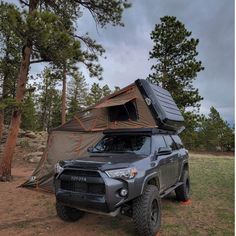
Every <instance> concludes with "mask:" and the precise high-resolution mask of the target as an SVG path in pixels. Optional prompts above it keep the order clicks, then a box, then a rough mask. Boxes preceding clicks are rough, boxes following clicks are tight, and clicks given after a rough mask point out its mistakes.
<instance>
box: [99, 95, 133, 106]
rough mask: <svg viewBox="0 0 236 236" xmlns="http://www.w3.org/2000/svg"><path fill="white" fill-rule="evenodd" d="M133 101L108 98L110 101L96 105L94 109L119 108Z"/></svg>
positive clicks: (131, 98)
mask: <svg viewBox="0 0 236 236" xmlns="http://www.w3.org/2000/svg"><path fill="white" fill-rule="evenodd" d="M134 99H135V97H129V98H119V97H114V98H110V99H108V100H106V101H104V102H102V103H100V104H98V105H97V106H95V108H104V107H113V106H120V105H124V104H126V103H127V102H129V101H131V100H134Z"/></svg>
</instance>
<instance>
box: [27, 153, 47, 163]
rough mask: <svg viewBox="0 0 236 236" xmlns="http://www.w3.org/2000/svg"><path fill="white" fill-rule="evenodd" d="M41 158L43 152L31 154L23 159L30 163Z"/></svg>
mask: <svg viewBox="0 0 236 236" xmlns="http://www.w3.org/2000/svg"><path fill="white" fill-rule="evenodd" d="M42 156H43V152H32V153H29V154H27V155H26V156H25V157H24V159H26V160H28V161H29V162H31V163H36V162H39V161H40V159H41V157H42Z"/></svg>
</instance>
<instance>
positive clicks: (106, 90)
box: [102, 84, 112, 97]
mask: <svg viewBox="0 0 236 236" xmlns="http://www.w3.org/2000/svg"><path fill="white" fill-rule="evenodd" d="M111 93H112V91H111V89H110V88H109V86H108V85H107V84H106V85H104V86H103V87H102V95H103V97H106V96H108V95H110V94H111Z"/></svg>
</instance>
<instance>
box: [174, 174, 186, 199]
mask: <svg viewBox="0 0 236 236" xmlns="http://www.w3.org/2000/svg"><path fill="white" fill-rule="evenodd" d="M180 181H181V182H183V184H182V185H180V186H179V187H178V188H176V189H175V194H176V198H177V200H178V201H188V200H189V198H190V180H189V173H188V170H184V171H183V174H182V176H181V179H180Z"/></svg>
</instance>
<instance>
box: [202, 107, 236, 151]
mask: <svg viewBox="0 0 236 236" xmlns="http://www.w3.org/2000/svg"><path fill="white" fill-rule="evenodd" d="M199 138H201V140H202V146H204V147H205V149H206V150H208V151H216V150H221V151H229V150H232V149H233V147H234V130H233V129H232V128H231V127H230V126H229V124H228V123H227V122H226V121H224V120H223V119H222V118H221V116H220V113H219V112H218V111H217V110H216V109H215V108H214V107H211V108H210V113H209V116H208V117H207V118H205V119H204V120H203V121H202V124H201V127H200V131H199Z"/></svg>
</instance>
